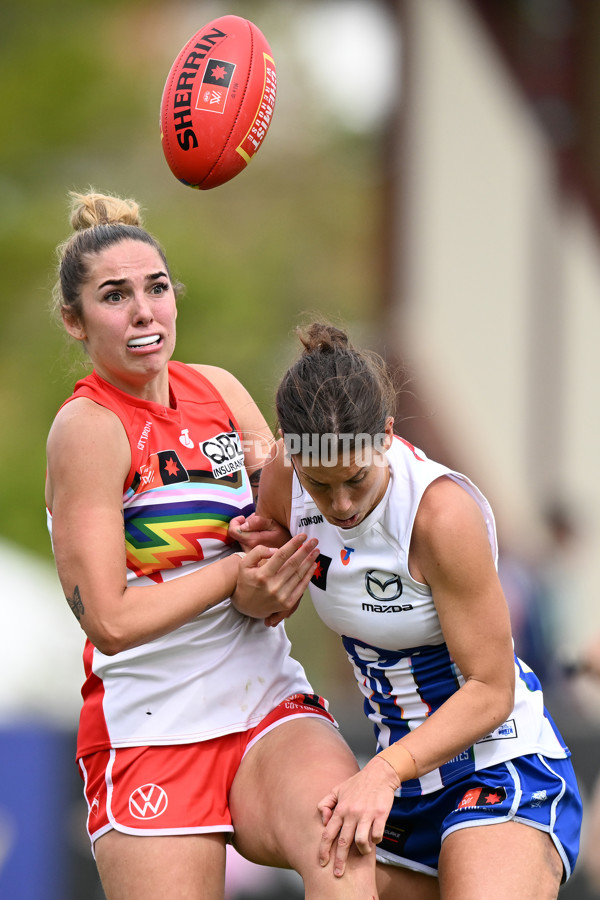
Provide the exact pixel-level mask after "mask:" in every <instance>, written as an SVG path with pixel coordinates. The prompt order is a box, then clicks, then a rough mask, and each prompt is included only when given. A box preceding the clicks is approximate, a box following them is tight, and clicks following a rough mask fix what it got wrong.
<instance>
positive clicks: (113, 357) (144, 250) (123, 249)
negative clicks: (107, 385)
mask: <svg viewBox="0 0 600 900" xmlns="http://www.w3.org/2000/svg"><path fill="white" fill-rule="evenodd" d="M87 269H88V277H87V279H86V282H85V283H84V284H83V286H82V288H81V317H80V318H78V319H77V318H74V317H73V316H72V315H69V313H68V312H64V313H63V322H64V325H65V328H66V330H67V331H68V333H69V334H70V335H71V336H72V337H74V338H75V339H76V340H78V341H81V342H83V343H84V345H85V348H86V351H87V353H88V355H89V357H90V359H91V361H92V363H93V364H94V367H95V369H96V371H97V372H98V374H100V375H101V376H102V377H103V378H105V379H106V380H107V381H109V382H111V383H112V384H114V385H115V386H116V387H119V388H121V389H122V390H125V391H128V392H130V393H134V394H138V393H140V391H141V392H142V393H143V392H144V385H146V384H147V383H148V382H149V381H152V379H155V378H157V377H159V376H161V374H162V373H163V371H164V370H166V364H167V362H168V360H169V359H170V358H171V355H172V353H173V350H174V347H175V320H176V318H177V304H176V298H175V292H174V289H173V285H172V284H171V280H170V278H169V275H168V273H167V271H166V269H165V264H164V262H163V260H162V259H161V256H160V254H159V253H158V252H157V250H156V249H155V248H154V247H152V246H150V245H149V244H145V243H143V242H141V241H136V240H133V239H131V240H129V239H127V240H124V241H121V242H120V243H117V244H113V245H112V246H110V247H107V248H106V249H105V250H103V251H102V252H101V253H97V254H92V255H90V256H89V257H88V265H87Z"/></svg>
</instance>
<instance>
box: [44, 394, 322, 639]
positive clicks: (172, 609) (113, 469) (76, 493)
mask: <svg viewBox="0 0 600 900" xmlns="http://www.w3.org/2000/svg"><path fill="white" fill-rule="evenodd" d="M130 464H131V455H130V449H129V443H128V440H127V437H126V435H125V431H124V429H123V426H122V424H121V422H120V421H119V419H118V417H117V416H116V415H115V414H114V413H113V412H111V411H110V410H107V409H105V408H104V407H101V406H99V405H98V404H96V403H94V402H93V401H91V400H87V399H84V398H80V399H77V400H73V401H72V402H71V403H69V404H67V406H65V407H63V409H62V410H61V411H60V412H59V414H58V415H57V417H56V420H55V422H54V425H53V426H52V429H51V431H50V435H49V438H48V482H47V491H46V500H47V504H48V507H49V508H50V509H51V511H52V540H53V547H54V555H55V559H56V566H57V571H58V575H59V578H60V581H61V584H62V587H63V590H64V593H65V596H66V597H67V600H68V602H69V605H70V607H71V609H72V611H73V613H74V614H75V616H76V618H77V619H78V621H79V624H80V625H81V627H82V628H83V630H84V631H85V633H86V635H87V636H88V637H89V639H90V641H91V642H92V643H93V644H94V646H95V647H97V648H98V650H100V651H101V652H102V653H105V654H106V655H109V656H110V655H113V654H115V653H119V652H121V651H122V650H126V649H129V648H131V647H136V646H139V645H140V644H144V643H147V642H148V641H151V640H154V639H155V638H158V637H161V636H162V635H164V634H167V633H168V632H170V631H173V630H174V629H175V628H178V627H179V626H181V625H183V624H185V623H186V622H188V621H190V620H191V619H193V618H194V617H195V616H197V615H198V614H199V613H202V612H204V610H206V609H209V608H210V607H211V606H214V605H215V604H217V603H219V602H221V601H222V600H224V599H226V598H227V597H229V596H231V594H232V593H233V591H234V590H235V587H236V583H237V580H238V574H239V571H240V562H241V560H240V557H239V556H238V555H236V554H233V555H230V556H228V557H226V558H224V559H221V560H218V561H217V562H214V563H210V564H209V565H207V566H205V567H203V568H202V569H200V570H197V571H196V572H192V573H190V574H189V575H185V576H182V577H180V578H176V579H172V580H170V581H166V582H163V583H161V584H156V585H147V586H135V585H132V586H128V584H127V580H126V571H127V569H126V554H125V537H124V525H123V506H122V496H123V484H124V481H125V478H126V477H127V473H128V471H129V467H130ZM300 543H301V542H300ZM299 546H300V545H299V543H298V542H296V544H295V545H294V546H293V547H290V548H289V549H288V551H287V555H284V558H282V559H280V560H279V567H280V568H283V567H284V566H285V564H286V563H287V561H288V559H290V558H291V557H294V564H295V566H296V567H297V565H298V558H297V557H296V553H299V554H300V558H302V557H303V555H304V554H305V553H306V551H305V549H304V548H301V549H299ZM254 556H256V559H254ZM264 556H270V551H268V550H265V549H264V548H260V547H257V548H256V549H255V550H254V551H253V556H252V558H250V556H249V557H247V558H246V560H245V561H244V562H245V570H246V571H245V574H244V576H242V578H243V580H244V582H250V583H252V581H253V579H254V578H255V572H256V571H257V569H255V568H252V564H254V566H256V565H257V564H258V561H259V560H260V559H261V558H264ZM263 588H264V590H267V591H268V590H269V589H270V585H264V586H263ZM280 592H281V585H280V584H278V585H276V586H275V593H276V594H277V598H278V599H279V595H280ZM273 602H274V603H275V600H274V601H273Z"/></svg>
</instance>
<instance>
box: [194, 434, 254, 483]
mask: <svg viewBox="0 0 600 900" xmlns="http://www.w3.org/2000/svg"><path fill="white" fill-rule="evenodd" d="M200 449H201V450H202V452H203V453H204V455H205V456H206V458H207V459H208V461H209V462H210V465H211V468H212V473H213V477H214V478H225V476H226V475H232V474H233V473H234V472H238V471H239V470H240V469H242V468H243V467H244V453H243V450H242V445H241V442H240V437H239V435H238V433H237V432H236V431H229V432H224V431H223V432H221V434H216V435H215V436H214V437H212V438H210V439H209V440H208V441H203V442H202V443H201V444H200Z"/></svg>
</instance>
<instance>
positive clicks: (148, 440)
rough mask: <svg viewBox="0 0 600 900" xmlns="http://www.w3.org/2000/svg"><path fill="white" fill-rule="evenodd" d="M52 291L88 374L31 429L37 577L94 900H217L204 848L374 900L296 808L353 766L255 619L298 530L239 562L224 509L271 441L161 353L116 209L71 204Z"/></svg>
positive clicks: (297, 542)
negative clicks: (60, 636) (63, 640)
mask: <svg viewBox="0 0 600 900" xmlns="http://www.w3.org/2000/svg"><path fill="white" fill-rule="evenodd" d="M72 196H73V207H72V215H71V223H72V226H73V229H74V233H73V234H72V235H71V237H70V238H69V239H68V240H67V241H66V242H65V243H64V244H63V245H61V247H60V248H59V259H60V263H59V277H58V281H57V285H56V289H55V301H56V306H57V310H58V311H59V313H60V315H61V317H62V321H63V323H64V327H65V329H66V331H67V332H68V334H69V335H71V336H72V337H73V338H75V340H77V341H79V342H81V344H82V345H83V347H84V348H85V351H86V353H87V355H88V356H89V358H90V360H91V362H92V364H93V372H92V373H91V374H90V375H88V376H87V377H86V378H83V379H82V380H81V381H79V382H78V384H77V385H76V386H75V390H74V392H73V395H72V396H71V397H70V398H69V399H68V400H67V401H66V402H65V403H64V404H63V406H62V407H61V409H60V410H59V412H58V414H57V416H56V418H55V421H54V423H53V425H52V428H51V431H50V435H49V439H48V476H47V484H46V505H47V509H48V521H49V526H50V529H51V534H52V542H53V549H54V554H55V559H56V565H57V569H58V574H59V577H60V580H61V583H62V586H63V589H64V592H65V595H66V597H67V600H68V602H69V605H70V607H71V609H72V611H73V613H74V615H75V617H76V618H77V620H78V622H79V624H80V626H81V627H82V629H83V630H84V632H85V635H86V643H85V650H84V669H85V683H84V685H83V689H82V695H83V707H82V712H81V719H80V727H79V733H78V747H77V759H78V762H79V767H80V771H81V774H82V777H83V779H84V783H85V795H86V799H87V803H88V809H89V814H88V830H89V834H90V838H91V840H92V845H93V848H94V854H95V857H96V861H97V865H98V869H99V873H100V876H101V880H102V884H103V887H104V891H105V893H106V896H107V898H108V900H113V898H119V900H121V898H127V900H137V898H139V900H151V898H157V900H158V898H160V900H168V898H175V897H176V898H178V900H180V898H188V897H189V898H191V897H199V896H202V897H204V898H206V900H221V898H222V897H223V893H224V871H225V844H226V839H227V837H231V836H232V834H233V836H234V841H235V844H236V846H237V847H238V849H239V850H240V851H241V852H242V853H243V854H244V855H245V856H247V857H248V858H249V859H251V860H253V861H254V862H258V863H261V864H264V865H272V866H282V867H291V868H294V869H296V870H297V871H298V872H299V873H300V874H301V876H302V878H303V879H304V883H305V888H306V896H307V897H313V898H317V897H319V898H322V897H323V898H329V897H331V898H340V900H341V898H344V900H347V898H357V900H364V898H365V897H369V898H370V897H375V896H376V895H375V887H374V885H375V875H374V871H375V868H374V861H373V860H371V859H365V858H363V857H361V856H360V854H359V853H358V852H353V854H352V861H351V864H350V866H349V868H348V872H347V874H346V875H345V876H344V878H343V879H339V878H336V877H334V874H333V871H332V870H333V864H331V865H329V866H320V865H319V859H318V846H319V840H320V837H321V831H322V826H321V823H320V818H319V815H318V813H317V802H318V800H319V799H320V797H321V796H322V795H323V794H324V793H326V792H327V791H329V790H330V789H331V788H332V787H333V785H334V784H336V783H338V782H339V781H340V780H344V779H345V778H348V777H350V776H351V775H352V774H354V773H355V772H356V771H357V769H358V767H357V764H356V761H355V760H354V757H353V755H352V753H351V752H350V750H349V748H348V747H347V745H346V744H345V743H344V741H343V740H342V739H341V737H340V736H339V734H338V733H337V731H336V729H335V722H334V720H333V718H332V717H331V715H330V714H329V713H328V711H327V704H326V702H325V701H324V700H322V698H320V697H318V696H317V695H316V694H314V693H313V691H312V687H311V685H310V684H309V682H308V680H307V678H306V675H305V673H304V670H303V668H302V667H301V666H300V664H299V663H298V662H296V661H295V660H294V659H292V657H291V656H290V653H289V649H290V647H289V642H288V640H287V637H286V634H285V631H284V628H283V625H281V626H280V627H278V628H276V629H271V628H267V627H265V625H264V624H263V623H262V622H259V621H257V620H256V619H252V618H249V617H247V616H245V615H242V614H241V613H239V612H238V611H237V609H236V608H235V607H234V605H233V603H232V598H233V597H236V598H238V600H239V602H251V601H252V599H253V598H255V597H260V598H261V601H263V602H264V601H265V600H266V601H267V602H270V603H271V604H272V605H273V607H274V608H275V606H278V605H280V604H282V605H283V606H284V607H288V608H291V607H293V605H294V604H295V603H296V602H297V601H298V599H299V598H300V596H301V594H302V592H303V591H304V589H305V587H306V585H307V584H308V581H309V579H310V577H311V576H312V573H313V571H314V568H315V558H316V549H315V548H316V541H315V540H310V541H309V540H306V536H305V535H303V534H300V535H298V536H296V537H295V538H294V539H292V540H291V541H289V542H288V543H286V544H285V545H284V546H283V547H281V549H275V548H273V549H269V548H267V547H266V546H261V547H257V548H255V549H254V550H252V551H251V552H250V553H248V554H247V555H246V556H244V554H243V553H241V552H236V545H235V544H234V543H233V540H232V538H231V536H230V534H229V522H230V520H231V519H232V518H233V517H235V516H239V515H247V514H249V513H250V512H251V511H252V509H253V505H252V492H251V488H250V479H249V475H248V473H250V474H251V476H254V477H256V475H257V474H258V473H259V472H260V468H261V466H262V461H263V459H264V458H266V456H267V454H268V451H269V448H270V446H271V444H272V442H273V439H272V436H271V434H270V431H269V428H268V426H267V424H266V422H265V420H264V418H263V417H262V415H261V413H260V412H259V410H258V408H257V407H256V405H255V404H254V402H253V401H252V398H251V397H250V396H249V394H248V392H247V391H246V390H245V389H244V388H243V387H242V385H241V384H240V383H239V382H238V381H237V380H236V379H235V378H234V377H233V376H232V375H231V374H230V373H229V372H227V371H225V370H223V369H220V368H216V367H213V366H202V365H184V364H182V363H177V362H174V361H172V360H171V356H172V354H173V350H174V346H175V320H176V317H177V303H176V295H177V285H174V283H173V281H172V278H171V275H170V271H169V267H168V264H167V261H166V258H165V254H164V252H163V250H162V249H161V247H160V246H159V244H158V243H157V242H156V241H155V239H154V238H153V237H152V236H151V235H149V234H148V232H147V231H146V230H145V229H143V228H142V226H141V221H140V216H139V210H138V207H137V204H135V203H134V202H133V201H130V200H119V199H118V198H115V197H109V196H105V195H100V194H94V193H90V194H87V195H72Z"/></svg>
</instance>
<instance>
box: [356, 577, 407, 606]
mask: <svg viewBox="0 0 600 900" xmlns="http://www.w3.org/2000/svg"><path fill="white" fill-rule="evenodd" d="M365 587H366V589H367V594H368V595H369V597H372V598H373V600H376V601H377V603H391V602H392V601H393V600H397V599H398V597H400V595H401V594H402V582H401V580H400V576H399V575H396V574H394V573H392V572H381V571H379V570H378V569H370V570H369V571H368V572H367V574H366V575H365Z"/></svg>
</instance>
